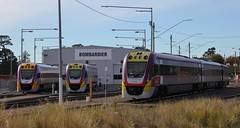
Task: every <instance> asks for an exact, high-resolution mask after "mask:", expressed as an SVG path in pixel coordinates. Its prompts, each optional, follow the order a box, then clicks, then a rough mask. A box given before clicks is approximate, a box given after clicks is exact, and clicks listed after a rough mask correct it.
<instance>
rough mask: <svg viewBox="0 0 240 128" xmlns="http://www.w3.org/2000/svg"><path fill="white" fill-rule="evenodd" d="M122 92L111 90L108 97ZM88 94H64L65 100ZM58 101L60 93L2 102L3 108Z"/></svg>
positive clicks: (100, 95)
mask: <svg viewBox="0 0 240 128" xmlns="http://www.w3.org/2000/svg"><path fill="white" fill-rule="evenodd" d="M119 94H121V92H120V91H111V92H108V93H107V96H108V97H111V96H116V95H119ZM86 96H88V94H86V93H78V94H70V95H63V99H64V101H75V100H85V99H86ZM104 96H105V94H104V93H98V94H93V95H92V98H102V97H104ZM57 102H58V95H43V96H38V97H33V98H27V99H16V100H6V101H5V102H3V103H2V109H4V110H7V109H16V108H23V107H31V106H37V105H41V104H46V103H57Z"/></svg>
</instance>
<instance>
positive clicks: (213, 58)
mask: <svg viewBox="0 0 240 128" xmlns="http://www.w3.org/2000/svg"><path fill="white" fill-rule="evenodd" d="M207 59H208V60H211V61H214V62H217V63H220V64H224V58H223V57H222V56H221V55H220V54H213V55H211V56H210V57H208V58H207Z"/></svg>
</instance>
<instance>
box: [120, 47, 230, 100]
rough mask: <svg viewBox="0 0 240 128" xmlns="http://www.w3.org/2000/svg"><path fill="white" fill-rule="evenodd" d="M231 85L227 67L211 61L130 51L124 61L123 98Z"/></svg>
mask: <svg viewBox="0 0 240 128" xmlns="http://www.w3.org/2000/svg"><path fill="white" fill-rule="evenodd" d="M228 84H229V69H228V67H227V66H226V65H223V64H220V63H216V62H212V61H204V60H200V59H193V58H189V57H185V56H179V55H173V54H167V53H155V52H149V51H136V52H129V53H128V54H127V55H126V56H125V57H124V60H123V67H122V97H123V98H131V99H148V98H154V97H161V96H166V95H171V94H178V93H187V92H196V91H203V90H206V89H216V88H223V87H225V86H226V85H228Z"/></svg>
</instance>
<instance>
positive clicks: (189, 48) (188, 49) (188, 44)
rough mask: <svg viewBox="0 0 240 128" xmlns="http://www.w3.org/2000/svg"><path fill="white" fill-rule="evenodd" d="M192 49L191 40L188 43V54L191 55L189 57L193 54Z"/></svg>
mask: <svg viewBox="0 0 240 128" xmlns="http://www.w3.org/2000/svg"><path fill="white" fill-rule="evenodd" d="M190 49H191V48H190V42H189V43H188V56H189V58H191V57H190V56H191V54H190V53H191V51H190Z"/></svg>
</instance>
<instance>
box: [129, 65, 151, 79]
mask: <svg viewBox="0 0 240 128" xmlns="http://www.w3.org/2000/svg"><path fill="white" fill-rule="evenodd" d="M146 65H147V63H146V62H128V64H127V74H128V77H130V78H141V77H143V76H144V72H145V70H146Z"/></svg>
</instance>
